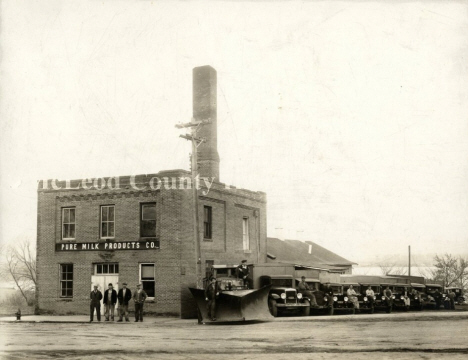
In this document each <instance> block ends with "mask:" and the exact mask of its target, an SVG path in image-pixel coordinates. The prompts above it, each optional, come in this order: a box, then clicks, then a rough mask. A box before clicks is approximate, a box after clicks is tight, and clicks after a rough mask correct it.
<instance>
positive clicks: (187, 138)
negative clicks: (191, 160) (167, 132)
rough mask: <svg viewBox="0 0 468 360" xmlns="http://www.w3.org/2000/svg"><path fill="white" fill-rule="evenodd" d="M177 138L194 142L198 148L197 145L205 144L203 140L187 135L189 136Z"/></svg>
mask: <svg viewBox="0 0 468 360" xmlns="http://www.w3.org/2000/svg"><path fill="white" fill-rule="evenodd" d="M179 137H181V138H184V139H186V140H190V141H192V140H194V141H196V142H197V147H198V145H200V144H201V143H202V142H205V141H206V139H205V138H198V137H194V136H192V135H189V134H185V135H179Z"/></svg>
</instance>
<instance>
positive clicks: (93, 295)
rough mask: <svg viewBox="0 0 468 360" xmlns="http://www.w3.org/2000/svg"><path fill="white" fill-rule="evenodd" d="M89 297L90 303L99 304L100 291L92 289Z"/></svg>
mask: <svg viewBox="0 0 468 360" xmlns="http://www.w3.org/2000/svg"><path fill="white" fill-rule="evenodd" d="M89 298H90V299H91V305H96V306H101V299H102V293H101V292H100V291H99V290H97V291H96V292H94V290H92V291H91V294H90V295H89Z"/></svg>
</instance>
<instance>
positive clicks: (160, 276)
mask: <svg viewBox="0 0 468 360" xmlns="http://www.w3.org/2000/svg"><path fill="white" fill-rule="evenodd" d="M159 175H160V176H162V175H174V176H187V172H184V171H175V172H173V173H170V172H164V174H161V173H160V174H159ZM150 177H151V176H150V175H148V176H140V177H137V178H136V180H135V181H136V185H138V187H139V188H141V189H142V190H134V189H133V188H132V187H130V186H128V185H129V183H130V182H129V181H130V180H129V178H128V177H126V178H121V179H120V181H121V184H120V185H121V186H120V189H118V190H110V189H103V190H94V189H92V190H87V189H86V190H85V189H78V190H67V189H62V190H50V189H43V187H42V184H40V185H39V190H38V229H37V249H38V250H37V273H38V285H39V286H38V291H37V300H38V307H39V309H40V310H42V311H44V310H45V311H54V312H57V313H61V314H65V313H78V314H87V313H89V299H88V298H89V292H90V290H91V286H92V284H91V276H92V275H93V273H94V264H96V263H105V262H111V263H118V264H119V283H122V282H127V283H128V287H129V288H130V289H131V290H134V289H135V285H136V284H137V283H138V282H139V264H140V263H145V262H146V263H155V272H156V279H155V289H156V296H155V301H154V302H152V303H147V304H146V305H145V310H146V311H147V312H155V313H164V314H175V315H180V316H182V317H192V316H194V315H195V309H196V308H195V306H194V301H193V299H192V296H191V294H190V292H189V291H188V287H189V286H194V285H195V283H196V266H195V250H194V249H195V247H194V244H195V242H194V239H193V212H192V209H193V198H192V191H191V190H180V189H169V190H168V189H166V188H164V187H162V188H161V189H159V190H152V189H150V188H149V187H148V181H149V179H150ZM58 184H59V185H60V186H62V187H63V185H64V184H63V183H58ZM71 185H72V187H76V186H75V185H76V183H73V182H72V183H71ZM199 199H200V200H199V206H200V232H201V239H202V242H201V248H202V266H201V267H202V271H203V273H204V263H205V260H206V259H211V260H214V262H215V264H222V263H237V262H240V260H242V259H244V258H245V259H247V260H248V261H249V262H257V261H260V262H265V261H266V203H265V195H264V194H262V193H256V192H250V191H247V190H239V189H225V187H224V186H223V185H222V184H214V185H213V188H212V189H211V190H210V192H209V193H208V194H207V195H200V198H199ZM146 202H156V214H157V215H156V216H157V218H156V220H157V221H156V235H157V237H158V238H159V241H160V249H158V250H114V251H70V252H59V251H55V244H57V243H65V241H64V240H62V238H61V226H62V225H61V209H62V208H63V207H74V208H75V209H76V237H75V240H74V241H72V242H73V243H82V242H98V241H103V240H100V236H99V235H100V233H99V231H100V230H99V229H100V207H101V206H102V205H115V239H114V241H116V242H121V241H138V240H140V205H141V204H142V203H146ZM204 205H208V206H212V207H213V237H212V239H211V240H210V241H203V206H204ZM243 217H248V218H249V223H250V228H249V230H250V244H251V248H250V250H249V251H244V249H243V242H242V218H243ZM258 248H260V254H259V256H257V251H258ZM65 263H71V264H73V266H74V279H73V298H71V299H68V298H67V299H64V298H61V297H60V279H59V276H60V264H65Z"/></svg>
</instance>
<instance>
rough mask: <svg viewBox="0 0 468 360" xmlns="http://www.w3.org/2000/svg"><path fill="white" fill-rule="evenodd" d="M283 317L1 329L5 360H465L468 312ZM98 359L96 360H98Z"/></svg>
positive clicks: (22, 325)
mask: <svg viewBox="0 0 468 360" xmlns="http://www.w3.org/2000/svg"><path fill="white" fill-rule="evenodd" d="M454 315H457V314H450V316H449V315H444V314H443V313H442V314H436V313H418V314H414V313H408V314H389V315H387V314H374V315H363V316H334V317H308V318H292V317H291V318H280V319H277V320H274V321H271V322H263V323H252V324H243V325H222V324H217V325H197V323H196V321H192V320H179V319H173V318H152V319H150V318H149V319H148V320H147V321H145V322H144V323H134V322H131V323H104V322H103V323H92V324H86V323H25V322H23V323H2V324H0V329H1V330H0V331H1V332H0V336H1V341H0V356H1V358H2V359H26V358H28V359H52V358H54V359H57V358H60V359H62V358H66V359H91V358H94V359H96V358H98V359H113V360H114V359H133V358H142V357H144V358H158V359H200V358H202V359H208V360H209V359H213V360H214V359H221V358H226V359H229V360H237V359H251V358H260V359H269V360H273V359H284V358H285V357H287V358H288V360H294V359H304V358H312V357H313V358H314V359H345V358H346V359H349V358H350V357H352V358H353V359H360V358H366V359H369V357H370V356H371V357H372V358H377V359H379V360H381V359H387V358H392V359H395V358H398V359H406V358H411V359H427V358H437V359H439V360H440V359H458V358H459V359H465V358H466V357H467V355H468V314H466V313H458V315H457V316H454ZM96 356H97V357H96Z"/></svg>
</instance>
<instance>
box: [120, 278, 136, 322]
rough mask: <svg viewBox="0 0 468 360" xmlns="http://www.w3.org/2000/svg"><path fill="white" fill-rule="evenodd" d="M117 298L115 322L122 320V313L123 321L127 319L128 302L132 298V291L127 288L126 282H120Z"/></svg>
mask: <svg viewBox="0 0 468 360" xmlns="http://www.w3.org/2000/svg"><path fill="white" fill-rule="evenodd" d="M117 298H118V299H119V320H118V321H117V322H122V317H123V316H124V315H125V321H128V303H129V302H130V300H131V299H132V292H131V291H130V289H127V283H125V282H124V283H123V284H122V289H119V294H118V295H117Z"/></svg>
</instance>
